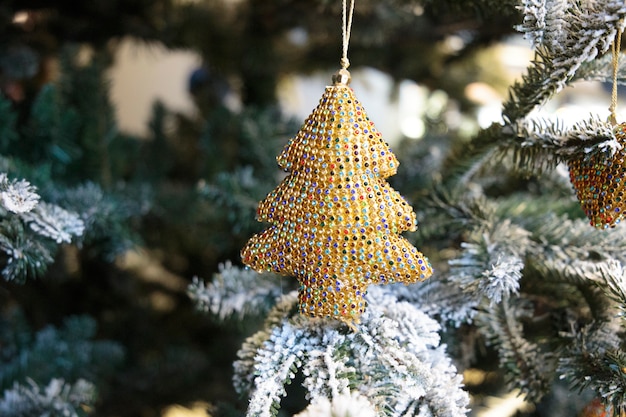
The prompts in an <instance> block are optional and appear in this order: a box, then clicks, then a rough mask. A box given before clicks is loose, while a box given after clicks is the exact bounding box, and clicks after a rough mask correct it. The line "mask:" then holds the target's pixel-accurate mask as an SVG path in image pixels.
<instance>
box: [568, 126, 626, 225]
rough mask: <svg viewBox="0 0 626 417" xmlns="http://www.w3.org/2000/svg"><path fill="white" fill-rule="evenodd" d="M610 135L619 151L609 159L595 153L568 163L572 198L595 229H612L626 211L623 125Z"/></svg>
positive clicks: (625, 154) (625, 140) (625, 149)
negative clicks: (574, 198)
mask: <svg viewBox="0 0 626 417" xmlns="http://www.w3.org/2000/svg"><path fill="white" fill-rule="evenodd" d="M614 132H615V137H616V139H617V141H618V142H619V144H620V145H621V149H619V150H618V151H617V152H616V153H615V155H613V156H612V157H611V158H607V157H606V156H605V155H600V154H598V155H592V156H591V157H588V158H585V157H581V158H579V159H576V160H572V161H570V162H569V163H568V165H569V172H570V181H571V182H572V184H573V186H574V188H575V190H576V197H578V201H579V202H580V205H581V207H582V209H583V211H584V212H585V214H586V215H587V217H588V218H589V220H590V224H591V225H592V226H594V227H596V228H599V229H607V228H609V227H615V225H616V224H618V223H619V222H620V221H621V220H622V218H623V217H624V211H625V210H626V196H625V195H624V193H625V191H626V188H625V181H626V162H625V159H626V123H622V124H619V125H617V126H615V128H614Z"/></svg>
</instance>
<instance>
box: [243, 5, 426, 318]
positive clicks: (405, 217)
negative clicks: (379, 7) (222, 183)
mask: <svg viewBox="0 0 626 417" xmlns="http://www.w3.org/2000/svg"><path fill="white" fill-rule="evenodd" d="M353 7H354V2H352V3H351V8H350V13H349V18H348V19H347V21H346V14H347V13H346V5H345V0H344V19H343V20H344V37H343V39H344V54H343V58H342V60H341V64H342V68H341V70H339V72H337V73H336V74H335V75H334V76H333V85H332V86H328V87H326V90H325V92H324V94H323V95H322V98H321V100H320V101H319V104H318V106H317V107H316V108H315V109H314V110H313V112H312V113H311V115H310V116H309V117H308V118H307V119H306V120H305V122H304V124H303V126H302V128H301V129H300V131H299V132H298V133H297V134H296V136H295V137H293V138H292V139H291V140H290V141H289V143H288V144H287V145H286V146H285V148H284V149H283V151H282V152H281V153H280V155H278V157H277V162H278V165H279V166H280V167H281V168H283V169H284V170H285V171H287V172H288V173H289V175H288V176H287V177H286V178H285V179H284V180H283V181H282V183H280V184H279V186H278V187H277V188H276V189H274V190H273V191H272V192H270V193H269V194H268V196H267V197H266V198H265V199H264V200H263V201H261V202H260V203H259V206H258V209H257V219H258V220H259V221H262V222H268V223H271V224H272V226H271V227H270V228H268V229H266V230H264V231H263V232H261V233H259V234H257V235H255V236H253V237H252V238H251V239H250V240H249V241H248V243H247V245H246V246H245V247H244V248H243V250H242V251H241V257H242V260H243V262H244V264H246V265H248V266H249V267H250V268H252V269H254V270H256V271H258V272H264V271H272V272H276V273H279V274H283V275H293V276H295V277H296V278H297V279H298V281H299V283H300V289H299V302H298V306H299V311H300V313H302V314H305V315H307V316H310V317H333V318H336V319H339V320H342V321H344V322H346V323H348V324H349V325H353V324H354V323H358V322H359V317H360V315H361V314H362V313H363V311H364V310H365V307H366V301H365V300H364V296H365V295H366V293H367V287H368V286H369V285H371V284H389V283H394V282H402V283H405V284H409V283H414V282H417V281H422V280H424V279H426V278H428V277H429V276H430V275H431V274H432V268H431V266H430V263H429V261H428V259H427V258H426V257H425V256H424V255H422V254H421V253H420V252H419V251H418V250H417V249H416V248H415V247H413V246H412V245H411V244H410V243H409V241H408V240H406V239H405V238H404V237H402V236H400V233H401V232H403V231H414V230H416V224H417V222H416V216H415V213H414V212H413V209H412V208H411V207H410V206H409V204H408V203H407V202H406V201H405V200H404V198H403V197H402V196H401V195H400V194H399V193H398V192H397V191H395V190H394V189H393V188H392V187H391V186H390V185H389V184H388V183H387V181H386V178H388V177H390V176H392V175H394V174H395V173H396V170H397V167H398V160H397V159H396V157H395V155H394V154H393V153H392V152H391V150H390V149H389V147H388V145H387V144H386V143H385V142H384V140H383V138H382V136H381V134H380V133H379V132H378V131H377V130H376V127H375V126H374V123H373V122H371V121H370V120H369V118H368V117H367V114H366V112H365V109H364V108H363V106H362V105H361V103H360V102H359V100H357V98H356V97H355V95H354V92H353V91H352V89H351V88H350V87H349V86H348V84H349V82H350V73H349V72H348V70H347V68H348V65H349V62H348V60H347V43H348V37H349V28H350V24H351V20H352V19H351V16H352V9H353Z"/></svg>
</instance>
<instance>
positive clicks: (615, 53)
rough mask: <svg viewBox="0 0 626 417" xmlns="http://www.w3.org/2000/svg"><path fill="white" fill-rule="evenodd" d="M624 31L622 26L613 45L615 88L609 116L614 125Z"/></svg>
mask: <svg viewBox="0 0 626 417" xmlns="http://www.w3.org/2000/svg"><path fill="white" fill-rule="evenodd" d="M620 26H621V22H620ZM622 32H623V29H622V28H621V27H620V28H619V29H618V30H617V34H616V35H615V41H614V42H613V45H611V52H612V54H613V89H612V90H611V107H609V111H610V112H611V115H610V116H609V121H610V122H611V124H612V125H613V126H615V125H617V116H616V114H615V113H616V109H617V73H618V71H619V54H620V51H621V49H622V47H621V44H622Z"/></svg>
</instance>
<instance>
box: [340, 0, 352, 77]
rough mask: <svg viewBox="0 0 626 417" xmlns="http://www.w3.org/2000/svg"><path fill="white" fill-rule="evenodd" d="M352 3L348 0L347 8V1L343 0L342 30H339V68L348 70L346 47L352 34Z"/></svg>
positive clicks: (348, 62)
mask: <svg viewBox="0 0 626 417" xmlns="http://www.w3.org/2000/svg"><path fill="white" fill-rule="evenodd" d="M354 1H355V0H350V7H349V8H348V5H347V4H346V3H347V0H343V12H342V21H343V25H342V29H341V35H342V36H341V38H342V39H341V41H342V54H341V68H343V69H348V67H349V66H350V61H349V60H348V45H349V44H350V32H352V16H353V15H354Z"/></svg>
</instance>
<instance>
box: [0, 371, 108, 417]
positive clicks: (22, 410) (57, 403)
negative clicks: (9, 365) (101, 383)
mask: <svg viewBox="0 0 626 417" xmlns="http://www.w3.org/2000/svg"><path fill="white" fill-rule="evenodd" d="M26 382H27V383H26V384H24V385H23V384H18V383H17V382H16V383H15V384H14V385H13V388H11V389H8V390H5V391H4V393H3V396H2V398H0V414H1V415H2V416H4V417H31V416H47V417H85V416H87V415H88V414H89V412H88V410H89V409H91V408H92V407H93V406H94V404H95V402H96V388H95V386H94V385H93V384H92V383H91V382H89V381H86V380H84V379H79V380H78V381H76V382H75V383H73V384H70V383H66V382H65V381H64V380H62V379H52V380H50V382H49V383H48V384H47V385H46V386H40V385H39V384H37V383H36V382H34V381H33V380H27V381H26Z"/></svg>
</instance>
